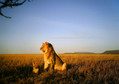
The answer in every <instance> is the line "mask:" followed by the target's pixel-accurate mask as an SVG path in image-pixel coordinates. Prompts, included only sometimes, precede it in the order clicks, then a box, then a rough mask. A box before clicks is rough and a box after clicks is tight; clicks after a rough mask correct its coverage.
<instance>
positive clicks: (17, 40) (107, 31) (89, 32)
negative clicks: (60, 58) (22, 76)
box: [0, 0, 119, 54]
mask: <svg viewBox="0 0 119 84" xmlns="http://www.w3.org/2000/svg"><path fill="white" fill-rule="evenodd" d="M3 12H4V13H5V14H6V15H8V16H11V17H12V19H6V18H4V17H1V16H0V54H22V53H23V54H24V53H25V54H27V53H29V54H31V53H41V52H40V50H39V48H40V47H41V45H42V42H46V41H47V42H50V43H52V44H53V46H54V49H55V51H56V52H57V53H65V52H96V53H100V52H103V51H105V50H117V49H119V0H33V1H32V2H31V3H28V2H27V3H25V4H24V5H22V6H19V7H15V8H13V9H11V8H6V9H4V11H3Z"/></svg>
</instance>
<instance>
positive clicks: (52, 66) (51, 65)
mask: <svg viewBox="0 0 119 84" xmlns="http://www.w3.org/2000/svg"><path fill="white" fill-rule="evenodd" d="M54 65H55V64H54V59H52V60H51V63H50V70H53V69H54Z"/></svg>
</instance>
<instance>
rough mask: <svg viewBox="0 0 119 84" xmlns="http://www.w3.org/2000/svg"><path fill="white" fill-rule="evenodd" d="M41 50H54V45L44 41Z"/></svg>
mask: <svg viewBox="0 0 119 84" xmlns="http://www.w3.org/2000/svg"><path fill="white" fill-rule="evenodd" d="M40 50H41V52H48V51H49V50H53V46H52V45H51V44H50V43H48V42H45V43H42V46H41V48H40Z"/></svg>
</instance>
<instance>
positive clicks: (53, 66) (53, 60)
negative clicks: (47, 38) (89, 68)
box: [40, 42, 67, 71]
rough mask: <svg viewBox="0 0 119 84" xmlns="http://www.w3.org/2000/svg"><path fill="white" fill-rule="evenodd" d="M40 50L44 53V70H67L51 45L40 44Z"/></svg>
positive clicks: (46, 43)
mask: <svg viewBox="0 0 119 84" xmlns="http://www.w3.org/2000/svg"><path fill="white" fill-rule="evenodd" d="M40 50H41V52H43V53H44V70H48V69H50V70H62V71H63V70H66V69H67V64H66V63H64V62H63V61H62V60H61V59H60V57H59V56H58V55H57V54H56V52H55V50H54V48H53V46H52V44H51V43H48V42H45V43H42V46H41V48H40Z"/></svg>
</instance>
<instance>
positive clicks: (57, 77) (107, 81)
mask: <svg viewBox="0 0 119 84" xmlns="http://www.w3.org/2000/svg"><path fill="white" fill-rule="evenodd" d="M59 56H60V57H61V59H62V60H63V61H64V62H66V63H67V64H68V66H67V67H68V70H67V71H56V70H54V71H44V70H43V55H42V54H0V84H16V83H17V84H77V83H78V84H119V54H59ZM33 62H37V63H38V65H39V69H40V71H39V74H34V73H32V63H33Z"/></svg>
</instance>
